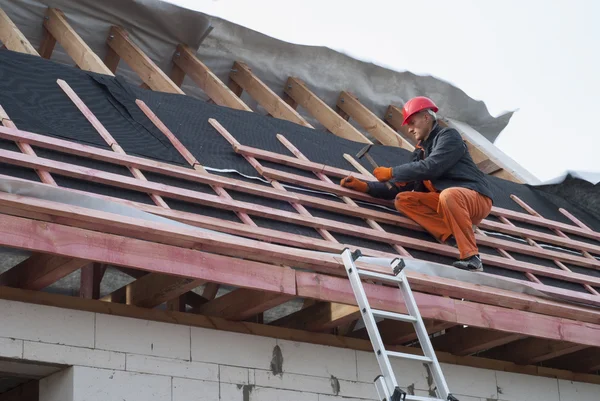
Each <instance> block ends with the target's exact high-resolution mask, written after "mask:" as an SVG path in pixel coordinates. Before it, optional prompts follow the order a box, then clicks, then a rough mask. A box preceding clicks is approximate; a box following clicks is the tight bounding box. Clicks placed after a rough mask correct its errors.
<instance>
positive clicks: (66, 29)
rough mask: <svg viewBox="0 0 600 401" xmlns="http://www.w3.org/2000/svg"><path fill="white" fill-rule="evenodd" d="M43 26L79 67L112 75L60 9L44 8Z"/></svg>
mask: <svg viewBox="0 0 600 401" xmlns="http://www.w3.org/2000/svg"><path fill="white" fill-rule="evenodd" d="M44 28H45V29H46V30H47V31H48V32H49V33H50V34H51V35H52V37H54V39H56V41H57V42H58V43H60V45H61V46H62V47H63V49H64V50H65V52H66V53H67V54H68V55H69V57H71V59H72V60H73V61H74V62H75V64H76V65H77V66H78V67H79V68H81V69H82V70H85V71H92V72H97V73H99V74H105V75H110V76H114V74H113V73H112V71H111V70H110V69H109V68H108V67H107V66H106V65H105V64H104V63H103V62H102V60H101V59H100V57H98V56H97V55H96V53H94V52H93V51H92V49H91V48H90V47H89V46H88V45H87V44H86V43H85V41H84V40H83V39H82V38H81V37H80V36H79V35H78V34H77V32H75V30H74V29H73V28H72V27H71V25H70V24H69V23H68V22H67V18H66V17H65V15H64V14H63V12H62V11H61V10H59V9H56V8H51V7H49V8H48V9H47V10H46V16H45V18H44Z"/></svg>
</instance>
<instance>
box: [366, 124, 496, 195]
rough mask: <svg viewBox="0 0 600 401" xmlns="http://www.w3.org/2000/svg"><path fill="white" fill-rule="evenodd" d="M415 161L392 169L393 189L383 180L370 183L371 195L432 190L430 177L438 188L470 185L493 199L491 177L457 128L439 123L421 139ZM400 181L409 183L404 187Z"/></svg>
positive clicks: (414, 155) (414, 154) (414, 153)
mask: <svg viewBox="0 0 600 401" xmlns="http://www.w3.org/2000/svg"><path fill="white" fill-rule="evenodd" d="M411 160H412V161H411V162H409V163H405V164H402V165H399V166H396V167H393V168H392V179H391V180H390V183H391V184H392V189H391V190H390V189H388V188H387V187H386V185H385V183H383V182H370V183H369V194H370V195H372V196H374V197H377V198H384V199H393V198H394V197H395V196H396V195H397V194H398V193H399V192H404V191H416V192H429V190H428V189H427V187H426V186H425V184H424V183H423V181H427V180H429V181H430V182H431V184H433V186H434V187H435V189H436V190H437V191H443V190H444V189H447V188H451V187H462V188H469V189H472V190H474V191H477V192H479V193H480V194H482V195H485V196H487V197H488V198H490V199H492V201H493V196H492V190H491V188H490V185H489V183H488V181H487V177H486V176H485V174H484V173H483V172H481V170H479V169H478V168H477V165H475V162H473V159H472V158H471V155H470V154H469V151H468V150H467V145H466V144H465V143H464V141H463V139H462V138H461V136H460V134H459V133H458V131H457V130H455V129H454V128H442V127H440V126H439V125H438V124H437V123H436V124H435V125H434V127H433V130H432V131H431V134H429V137H428V138H427V139H426V140H425V141H424V142H419V143H418V144H417V147H415V150H414V151H413V154H412V159H411ZM396 183H406V184H405V185H404V186H402V187H398V186H397V185H395V184H396Z"/></svg>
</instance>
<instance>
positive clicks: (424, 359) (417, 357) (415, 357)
mask: <svg viewBox="0 0 600 401" xmlns="http://www.w3.org/2000/svg"><path fill="white" fill-rule="evenodd" d="M387 354H388V355H389V356H393V357H394V358H402V359H412V360H413V361H419V362H427V363H431V362H433V361H432V360H431V358H428V357H426V356H422V355H413V354H406V353H404V352H395V351H387Z"/></svg>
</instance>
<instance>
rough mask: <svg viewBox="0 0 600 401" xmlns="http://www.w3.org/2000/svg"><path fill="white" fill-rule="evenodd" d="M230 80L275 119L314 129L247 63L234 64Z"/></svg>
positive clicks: (237, 62) (238, 62)
mask: <svg viewBox="0 0 600 401" xmlns="http://www.w3.org/2000/svg"><path fill="white" fill-rule="evenodd" d="M229 78H231V80H232V81H233V82H234V83H235V84H237V85H238V87H239V88H240V89H242V90H245V91H246V92H248V94H249V95H250V96H251V97H252V98H253V99H254V100H256V102H257V103H258V104H260V105H261V106H262V107H263V108H264V109H265V110H266V111H267V112H268V113H269V114H270V115H272V116H273V117H275V118H280V119H283V120H288V121H291V122H294V123H296V124H299V125H303V126H305V127H308V128H313V126H312V125H310V124H309V123H308V122H307V121H306V120H305V119H304V117H302V116H301V115H300V114H299V113H298V112H297V111H296V110H295V109H294V108H292V107H291V106H290V105H289V104H288V103H286V102H284V101H283V99H282V98H280V97H279V96H277V94H276V93H275V92H273V91H272V90H271V88H269V87H268V86H267V85H266V84H265V83H264V82H262V81H261V80H260V79H259V78H258V77H257V76H256V75H255V74H254V73H253V72H252V70H251V69H250V67H248V66H247V65H246V64H245V63H243V62H241V61H236V62H234V63H233V68H232V69H231V72H230V73H229ZM237 95H238V96H240V95H241V93H238V94H237Z"/></svg>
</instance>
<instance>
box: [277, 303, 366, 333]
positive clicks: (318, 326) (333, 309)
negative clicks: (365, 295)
mask: <svg viewBox="0 0 600 401" xmlns="http://www.w3.org/2000/svg"><path fill="white" fill-rule="evenodd" d="M359 317H360V311H359V309H358V307H356V306H354V305H345V304H339V303H335V302H333V303H331V302H317V303H315V304H314V305H311V306H309V307H307V308H303V309H300V310H299V311H297V312H294V313H292V314H289V315H287V316H284V317H281V318H279V319H277V320H276V321H274V322H272V323H271V324H272V325H274V326H282V327H289V328H293V329H299V330H308V331H326V330H330V329H333V328H334V327H338V326H342V325H344V324H346V323H349V322H352V321H354V320H356V319H358V318H359Z"/></svg>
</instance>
